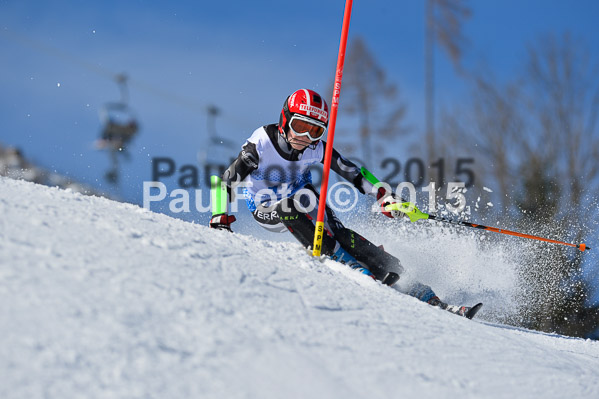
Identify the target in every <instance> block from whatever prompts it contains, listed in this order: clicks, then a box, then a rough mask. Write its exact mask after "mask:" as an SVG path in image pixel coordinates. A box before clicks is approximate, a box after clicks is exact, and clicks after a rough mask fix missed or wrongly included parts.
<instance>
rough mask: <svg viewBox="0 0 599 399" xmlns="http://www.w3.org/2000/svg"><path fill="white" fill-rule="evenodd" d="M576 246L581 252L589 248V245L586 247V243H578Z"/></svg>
mask: <svg viewBox="0 0 599 399" xmlns="http://www.w3.org/2000/svg"><path fill="white" fill-rule="evenodd" d="M577 247H578V249H580V250H581V251H582V252H584V251H585V250H587V249H591V247H588V248H587V246H586V244H578V245H577Z"/></svg>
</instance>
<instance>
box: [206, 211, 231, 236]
mask: <svg viewBox="0 0 599 399" xmlns="http://www.w3.org/2000/svg"><path fill="white" fill-rule="evenodd" d="M235 220H237V219H236V218H235V216H233V215H227V214H226V213H221V214H218V215H214V216H212V219H210V228H212V229H219V230H228V231H230V232H233V230H231V223H233V222H234V221H235Z"/></svg>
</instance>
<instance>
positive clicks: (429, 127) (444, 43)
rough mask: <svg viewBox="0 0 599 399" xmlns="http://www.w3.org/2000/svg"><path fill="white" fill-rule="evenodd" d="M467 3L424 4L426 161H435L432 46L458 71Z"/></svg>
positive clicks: (448, 0)
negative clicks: (436, 46)
mask: <svg viewBox="0 0 599 399" xmlns="http://www.w3.org/2000/svg"><path fill="white" fill-rule="evenodd" d="M466 3H467V0H427V2H426V32H425V33H426V40H425V69H426V72H425V75H426V76H425V98H426V100H425V102H426V106H425V125H426V142H427V152H428V157H429V160H431V161H432V160H433V159H434V158H435V147H436V144H437V143H436V137H435V136H436V134H435V59H434V58H435V57H434V54H435V43H436V42H439V44H440V45H441V48H442V49H444V50H445V51H446V53H447V54H448V56H449V58H450V60H451V62H452V63H453V64H454V67H456V69H457V70H458V71H461V65H460V62H461V58H462V48H463V46H464V45H465V43H466V39H465V37H464V35H463V33H462V24H463V22H464V20H465V19H467V18H468V17H469V16H470V9H469V7H468V6H467V5H466Z"/></svg>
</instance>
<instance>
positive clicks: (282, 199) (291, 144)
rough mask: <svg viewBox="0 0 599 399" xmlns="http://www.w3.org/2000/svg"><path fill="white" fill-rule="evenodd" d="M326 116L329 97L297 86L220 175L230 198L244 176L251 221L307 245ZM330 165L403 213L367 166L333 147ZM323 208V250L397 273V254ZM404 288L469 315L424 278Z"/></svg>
mask: <svg viewBox="0 0 599 399" xmlns="http://www.w3.org/2000/svg"><path fill="white" fill-rule="evenodd" d="M328 117H329V111H328V107H327V104H326V102H325V100H324V99H323V98H322V97H321V96H320V95H319V94H318V93H316V92H315V91H312V90H308V89H300V90H297V91H295V92H294V93H293V94H291V95H290V96H289V97H287V99H286V100H285V102H284V104H283V109H282V111H281V114H280V117H279V123H278V124H270V125H266V126H262V127H260V128H258V129H256V130H255V131H254V133H253V134H252V136H251V137H250V138H249V139H247V142H246V143H245V144H244V145H243V146H242V150H241V152H240V153H239V155H238V157H237V159H235V160H234V161H233V163H232V164H231V165H230V166H229V168H228V169H227V170H226V171H225V172H224V173H223V175H222V182H223V183H224V185H226V191H227V195H228V197H229V202H230V201H233V200H234V195H235V187H236V186H237V185H238V184H240V183H242V182H243V187H244V194H245V198H246V203H247V206H248V209H249V210H250V211H251V212H252V215H253V216H254V219H255V220H256V222H258V224H259V225H260V226H262V227H264V228H266V229H267V230H269V231H272V232H285V231H289V232H291V234H293V235H294V236H295V238H296V239H297V240H298V241H299V242H300V243H301V244H302V245H303V246H304V247H306V248H308V247H310V246H311V245H312V240H313V237H314V231H315V224H314V223H315V220H316V213H317V208H318V193H317V191H316V189H315V188H314V186H313V185H312V184H311V183H312V179H311V174H310V171H309V169H308V168H309V166H310V165H314V164H318V163H323V162H324V149H325V145H326V143H325V142H324V141H322V138H323V136H324V135H325V133H326V131H327V126H328ZM331 169H332V170H333V171H335V172H336V173H337V174H339V175H340V176H342V177H343V178H344V179H345V180H347V181H349V182H351V183H353V185H354V186H355V187H356V189H357V190H359V191H360V192H361V193H362V194H366V195H370V196H372V197H373V198H375V199H376V200H377V201H378V203H379V204H380V205H381V207H382V213H383V214H384V215H385V216H387V217H390V218H402V217H404V215H405V214H404V212H401V211H388V210H387V209H386V208H385V207H386V206H387V205H391V204H398V203H403V201H402V200H401V198H399V197H398V196H397V195H396V194H394V193H393V192H390V191H388V190H386V189H385V188H384V187H380V185H376V186H375V184H376V183H377V182H378V180H377V179H376V178H375V177H374V176H373V175H372V174H371V173H370V172H369V171H368V170H366V169H365V168H359V167H357V166H356V165H355V164H354V163H352V162H350V161H349V160H347V159H346V158H344V157H343V156H341V154H339V153H338V152H337V151H336V150H335V149H333V157H332V160H331ZM212 189H213V190H215V189H218V188H215V187H212ZM325 213H326V215H325V220H324V223H325V230H326V233H327V234H324V236H323V241H322V250H321V253H322V254H323V255H327V256H329V257H330V258H331V259H333V260H336V261H338V262H341V263H344V264H346V265H348V266H349V267H351V268H353V269H356V270H358V271H360V272H361V273H363V274H365V275H368V276H370V277H372V278H374V279H376V280H380V281H381V282H382V283H383V284H386V285H389V286H391V285H393V284H395V283H396V282H397V281H398V280H399V275H400V274H401V273H402V271H403V267H402V265H401V263H400V261H399V259H397V258H396V257H395V256H393V255H391V254H389V253H387V252H385V251H384V250H383V249H382V248H379V247H378V246H376V245H374V244H373V243H371V242H370V241H368V240H367V239H366V238H364V237H362V236H361V235H359V234H358V233H356V232H355V231H353V230H351V229H348V228H346V227H345V226H344V225H343V224H342V223H341V221H340V220H339V219H338V218H337V217H336V215H335V213H334V212H333V210H332V209H330V208H329V207H328V206H327V207H326V212H325ZM234 221H235V216H233V215H229V214H228V212H227V210H224V211H223V210H218V211H215V209H213V216H212V219H211V220H210V227H212V228H216V229H225V230H228V231H231V224H232V223H233V222H234ZM405 293H407V294H409V295H411V296H414V297H416V298H418V299H420V300H421V301H424V302H427V303H429V304H431V305H433V306H438V307H441V308H443V309H447V310H449V311H452V312H453V313H456V314H460V315H462V316H466V317H472V316H474V314H473V312H472V311H471V308H468V307H464V306H462V307H459V306H452V305H448V304H446V303H444V302H442V301H441V300H440V299H439V298H438V297H437V296H436V295H435V293H434V292H433V290H432V289H431V288H430V287H428V286H426V285H423V284H420V283H414V284H412V285H411V286H410V287H409V288H408V290H407V292H405ZM472 309H474V308H472ZM476 310H478V309H476ZM469 311H471V312H470V313H468V312H469ZM474 312H475V311H474Z"/></svg>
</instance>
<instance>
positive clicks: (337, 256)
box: [331, 245, 376, 280]
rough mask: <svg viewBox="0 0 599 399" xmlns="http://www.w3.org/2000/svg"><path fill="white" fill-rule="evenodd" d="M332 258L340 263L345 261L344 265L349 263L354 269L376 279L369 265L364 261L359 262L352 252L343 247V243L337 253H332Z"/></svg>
mask: <svg viewBox="0 0 599 399" xmlns="http://www.w3.org/2000/svg"><path fill="white" fill-rule="evenodd" d="M331 259H333V260H334V261H337V262H339V263H343V264H344V265H347V266H349V267H351V268H352V269H354V270H357V271H359V272H360V273H362V274H365V275H367V276H369V277H372V278H373V279H374V280H376V278H375V277H374V274H372V272H371V271H370V270H368V267H366V265H364V264H363V263H360V262H358V260H357V259H356V258H354V257H353V256H351V254H350V253H349V252H347V251H346V250H345V249H343V247H341V245H339V248H338V249H337V251H335V253H334V254H333V255H331Z"/></svg>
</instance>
